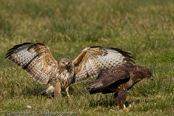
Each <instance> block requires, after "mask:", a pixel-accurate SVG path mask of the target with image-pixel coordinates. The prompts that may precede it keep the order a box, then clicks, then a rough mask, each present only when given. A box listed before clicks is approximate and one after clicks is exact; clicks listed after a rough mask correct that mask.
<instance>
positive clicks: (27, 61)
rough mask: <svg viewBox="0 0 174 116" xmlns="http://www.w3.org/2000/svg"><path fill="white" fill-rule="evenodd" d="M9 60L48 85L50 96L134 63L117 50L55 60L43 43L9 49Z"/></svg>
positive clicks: (91, 49) (98, 49)
mask: <svg viewBox="0 0 174 116" xmlns="http://www.w3.org/2000/svg"><path fill="white" fill-rule="evenodd" d="M6 58H8V59H10V60H11V61H13V62H14V63H16V64H17V65H18V66H20V67H22V69H24V70H25V71H26V72H27V73H28V74H29V75H30V76H31V77H33V79H34V80H36V81H38V82H39V83H41V84H48V85H49V87H48V88H47V89H46V90H45V91H46V93H47V94H51V93H54V96H57V95H60V94H61V91H62V90H66V92H67V95H68V96H69V93H68V88H69V86H70V85H71V84H72V83H78V82H82V81H84V80H86V79H88V78H92V77H96V76H98V74H99V73H100V72H101V71H102V70H104V69H108V68H111V67H116V66H120V65H123V64H132V63H134V58H133V57H132V56H131V54H130V53H128V52H125V51H122V50H121V49H117V48H102V47H100V46H95V47H87V48H85V49H84V50H82V52H81V53H80V54H79V55H78V56H77V57H76V58H75V59H74V60H73V61H72V62H71V61H70V59H68V58H62V59H60V60H59V61H56V60H55V59H54V58H53V56H52V54H51V52H50V50H49V48H48V47H47V46H45V45H44V44H42V43H36V44H34V43H23V44H19V45H16V46H14V47H13V48H11V49H9V50H8V53H7V54H6Z"/></svg>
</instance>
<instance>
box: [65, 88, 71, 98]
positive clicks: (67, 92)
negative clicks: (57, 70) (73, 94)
mask: <svg viewBox="0 0 174 116" xmlns="http://www.w3.org/2000/svg"><path fill="white" fill-rule="evenodd" d="M68 90H69V86H68V87H67V88H66V94H67V96H68V97H70V95H69V92H68Z"/></svg>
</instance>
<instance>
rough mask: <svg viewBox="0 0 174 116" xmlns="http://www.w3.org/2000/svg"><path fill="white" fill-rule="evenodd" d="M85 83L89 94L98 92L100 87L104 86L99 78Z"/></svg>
mask: <svg viewBox="0 0 174 116" xmlns="http://www.w3.org/2000/svg"><path fill="white" fill-rule="evenodd" d="M85 85H86V86H87V89H88V90H89V92H90V94H93V93H98V92H100V89H102V87H103V86H104V85H103V83H102V82H101V81H100V80H99V79H97V80H94V81H91V82H88V83H86V84H85Z"/></svg>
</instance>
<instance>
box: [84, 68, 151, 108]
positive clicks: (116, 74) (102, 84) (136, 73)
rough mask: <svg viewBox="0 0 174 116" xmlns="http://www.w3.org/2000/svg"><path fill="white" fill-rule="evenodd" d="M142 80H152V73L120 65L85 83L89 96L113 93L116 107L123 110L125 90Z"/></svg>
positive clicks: (146, 69)
mask: <svg viewBox="0 0 174 116" xmlns="http://www.w3.org/2000/svg"><path fill="white" fill-rule="evenodd" d="M143 78H150V79H151V80H152V73H151V71H150V70H149V69H148V68H146V67H143V66H136V65H132V66H130V65H122V66H120V67H114V68H110V69H108V70H106V71H102V72H101V73H100V74H99V75H98V77H97V78H96V79H95V80H93V81H91V82H88V83H86V86H87V89H88V90H89V92H90V94H93V93H99V92H101V93H103V94H106V93H113V92H115V94H114V99H115V102H116V103H117V106H118V107H124V108H125V105H124V104H125V101H126V94H127V90H129V89H130V88H132V87H133V86H134V85H135V84H136V83H137V82H139V81H140V80H142V79H143Z"/></svg>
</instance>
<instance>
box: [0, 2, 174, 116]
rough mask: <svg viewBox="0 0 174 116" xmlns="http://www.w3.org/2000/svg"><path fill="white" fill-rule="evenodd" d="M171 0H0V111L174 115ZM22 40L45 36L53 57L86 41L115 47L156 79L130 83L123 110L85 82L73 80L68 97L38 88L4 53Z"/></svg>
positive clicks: (173, 10)
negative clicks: (53, 95) (42, 93)
mask: <svg viewBox="0 0 174 116" xmlns="http://www.w3.org/2000/svg"><path fill="white" fill-rule="evenodd" d="M173 6H174V1H173V0H167V1H164V0H141V1H140V0H134V1H131V0H122V1H120V0H74V1H70V0H64V1H62V0H51V1H48V0H26V1H24V0H0V9H1V10H0V45H1V47H0V114H2V113H1V112H7V111H9V112H18V111H19V112H32V111H33V112H35V113H36V112H38V113H41V111H42V112H43V111H44V112H77V113H78V114H79V115H128V116H129V115H154V116H156V115H173V114H174V111H173V108H174V7H173ZM23 42H40V43H44V44H46V45H47V46H49V48H50V50H51V52H52V54H53V56H54V57H55V59H57V60H59V59H60V58H62V57H68V58H70V59H71V60H73V59H74V58H75V57H76V56H77V55H78V54H79V53H80V52H81V50H82V49H84V48H85V47H87V46H96V45H99V46H104V47H117V48H121V49H123V50H125V51H128V52H130V53H132V55H133V57H135V58H136V64H138V65H144V66H147V67H149V68H150V70H151V71H152V72H153V76H154V81H150V80H147V79H144V80H142V81H141V82H139V83H138V84H136V85H135V86H134V87H133V88H132V89H131V90H129V91H128V95H127V100H126V106H127V107H128V110H127V111H126V112H125V111H123V110H122V109H117V108H116V104H115V103H114V100H113V94H107V95H102V94H94V95H90V94H89V93H88V92H87V91H86V90H85V88H84V86H83V83H81V84H77V85H72V86H73V87H74V89H75V91H74V93H73V94H72V95H71V98H68V97H66V96H65V97H63V98H57V99H49V98H47V97H44V96H37V94H38V93H39V92H40V91H42V89H43V88H45V87H46V85H41V84H39V83H38V82H36V81H34V80H33V79H32V78H30V77H29V76H28V75H27V74H26V72H25V71H23V70H22V69H21V68H19V67H17V66H16V65H14V64H13V63H12V62H11V61H9V60H6V59H4V58H5V53H6V52H7V50H8V49H10V48H11V47H12V46H14V45H16V44H20V43H23ZM27 105H30V106H31V108H27Z"/></svg>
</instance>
